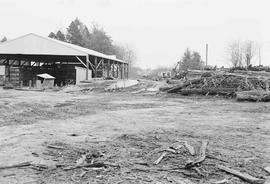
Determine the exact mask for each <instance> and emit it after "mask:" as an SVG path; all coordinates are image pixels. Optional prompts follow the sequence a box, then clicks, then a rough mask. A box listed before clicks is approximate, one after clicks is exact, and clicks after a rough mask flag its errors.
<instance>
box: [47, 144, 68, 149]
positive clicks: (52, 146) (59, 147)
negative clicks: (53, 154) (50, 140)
mask: <svg viewBox="0 0 270 184" xmlns="http://www.w3.org/2000/svg"><path fill="white" fill-rule="evenodd" d="M47 148H53V149H65V148H63V147H61V146H55V145H47Z"/></svg>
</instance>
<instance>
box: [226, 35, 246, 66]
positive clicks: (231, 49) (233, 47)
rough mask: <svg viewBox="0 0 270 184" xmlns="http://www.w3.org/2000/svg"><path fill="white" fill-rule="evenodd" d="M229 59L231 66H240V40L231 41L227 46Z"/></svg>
mask: <svg viewBox="0 0 270 184" xmlns="http://www.w3.org/2000/svg"><path fill="white" fill-rule="evenodd" d="M227 51H228V55H229V60H230V62H231V64H232V66H233V67H242V66H243V63H242V59H243V57H242V47H241V43H240V41H239V40H238V41H233V42H231V43H230V44H229V46H228V50H227Z"/></svg>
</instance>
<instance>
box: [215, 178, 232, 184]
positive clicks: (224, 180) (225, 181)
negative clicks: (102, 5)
mask: <svg viewBox="0 0 270 184" xmlns="http://www.w3.org/2000/svg"><path fill="white" fill-rule="evenodd" d="M227 183H229V180H227V179H223V180H220V181H215V182H213V183H212V184H227Z"/></svg>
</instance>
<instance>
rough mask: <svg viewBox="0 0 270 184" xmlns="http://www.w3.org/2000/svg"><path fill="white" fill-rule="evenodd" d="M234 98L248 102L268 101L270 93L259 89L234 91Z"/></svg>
mask: <svg viewBox="0 0 270 184" xmlns="http://www.w3.org/2000/svg"><path fill="white" fill-rule="evenodd" d="M236 100H237V101H249V102H269V101H270V93H269V92H267V91H261V90H252V91H242V92H238V93H236Z"/></svg>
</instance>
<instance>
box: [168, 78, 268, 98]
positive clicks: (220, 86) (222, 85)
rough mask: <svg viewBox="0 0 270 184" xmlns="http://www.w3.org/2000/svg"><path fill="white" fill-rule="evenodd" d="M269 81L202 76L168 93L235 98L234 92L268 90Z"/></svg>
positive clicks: (173, 88)
mask: <svg viewBox="0 0 270 184" xmlns="http://www.w3.org/2000/svg"><path fill="white" fill-rule="evenodd" d="M268 82H269V81H268V80H267V79H266V78H264V77H252V76H246V75H239V74H231V73H228V74H216V75H204V74H203V75H202V76H201V77H200V78H197V79H192V80H187V81H186V82H184V83H182V84H179V85H177V86H174V87H172V88H171V89H169V90H168V93H180V94H182V95H192V94H197V95H225V96H231V97H235V96H236V92H241V91H250V90H269V83H268Z"/></svg>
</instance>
